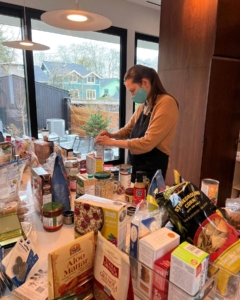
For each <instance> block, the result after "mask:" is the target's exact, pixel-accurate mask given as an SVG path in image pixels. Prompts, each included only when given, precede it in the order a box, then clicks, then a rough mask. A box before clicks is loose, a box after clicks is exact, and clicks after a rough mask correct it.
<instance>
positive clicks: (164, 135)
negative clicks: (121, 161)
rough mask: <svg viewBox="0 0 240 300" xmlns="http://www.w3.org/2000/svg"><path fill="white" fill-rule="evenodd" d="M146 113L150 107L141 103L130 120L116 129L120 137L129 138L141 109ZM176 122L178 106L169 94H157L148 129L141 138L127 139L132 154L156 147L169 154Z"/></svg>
mask: <svg viewBox="0 0 240 300" xmlns="http://www.w3.org/2000/svg"><path fill="white" fill-rule="evenodd" d="M143 109H144V113H145V114H148V113H149V111H150V109H151V107H150V106H149V105H145V104H141V105H139V107H138V108H137V110H136V111H135V112H134V114H133V115H132V117H131V119H130V121H129V122H128V123H127V124H126V125H125V126H124V127H123V128H122V129H120V130H119V131H118V135H119V136H120V138H121V139H129V137H130V133H131V131H132V128H133V126H134V124H135V123H136V121H137V119H138V118H139V116H140V114H141V112H142V110H143ZM177 123H178V106H177V102H176V100H175V99H174V98H173V97H171V96H170V95H166V94H164V95H159V96H158V98H157V100H156V103H155V105H154V107H153V111H152V114H151V117H150V121H149V125H148V129H147V131H146V133H145V135H144V137H142V138H134V139H129V140H128V147H129V150H130V152H131V153H132V154H142V153H146V152H149V151H151V150H152V149H153V148H155V147H156V148H157V149H159V150H160V151H162V152H163V153H165V154H167V155H169V154H170V148H171V145H172V142H173V138H174V135H175V132H176V128H177Z"/></svg>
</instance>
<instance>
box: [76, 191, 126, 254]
mask: <svg viewBox="0 0 240 300" xmlns="http://www.w3.org/2000/svg"><path fill="white" fill-rule="evenodd" d="M126 217H127V207H126V204H124V203H122V202H120V201H112V200H109V199H105V198H100V197H97V196H93V195H89V194H85V195H83V196H81V197H79V198H77V199H76V200H75V201H74V228H75V237H78V236H81V235H84V234H86V233H87V232H90V231H94V232H95V234H97V232H98V231H101V234H102V235H103V237H104V238H106V239H107V240H109V241H110V242H111V243H112V244H114V245H115V246H117V247H118V248H119V249H122V248H123V247H125V242H126V232H127V223H126Z"/></svg>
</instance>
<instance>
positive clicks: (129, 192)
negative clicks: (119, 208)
mask: <svg viewBox="0 0 240 300" xmlns="http://www.w3.org/2000/svg"><path fill="white" fill-rule="evenodd" d="M125 201H126V202H128V203H130V204H132V203H133V188H127V189H126V190H125Z"/></svg>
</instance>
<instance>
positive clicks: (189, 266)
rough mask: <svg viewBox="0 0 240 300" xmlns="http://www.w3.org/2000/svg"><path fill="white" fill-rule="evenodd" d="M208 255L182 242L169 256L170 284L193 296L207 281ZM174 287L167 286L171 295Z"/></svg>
mask: <svg viewBox="0 0 240 300" xmlns="http://www.w3.org/2000/svg"><path fill="white" fill-rule="evenodd" d="M208 260H209V254H208V253H206V252H204V251H202V250H200V249H199V248H197V247H195V246H193V245H191V244H189V243H187V242H183V243H182V244H181V245H179V247H177V248H176V249H175V250H174V251H173V252H172V254H171V272H170V282H171V283H173V284H174V285H176V286H177V287H179V288H180V289H179V291H178V293H181V290H184V291H185V292H186V293H188V294H189V295H191V296H194V295H195V294H196V293H197V292H198V291H199V290H200V289H201V288H202V286H203V285H204V284H205V282H206V279H207V270H208ZM172 289H174V286H173V285H170V286H169V293H173V290H172Z"/></svg>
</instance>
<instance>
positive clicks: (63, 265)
mask: <svg viewBox="0 0 240 300" xmlns="http://www.w3.org/2000/svg"><path fill="white" fill-rule="evenodd" d="M94 258H95V244H94V233H93V232H89V233H88V234H86V235H84V236H82V237H79V238H77V239H75V240H73V241H71V242H69V243H67V244H65V245H64V246H62V247H60V248H58V249H56V250H54V251H52V252H50V253H49V254H48V297H49V299H54V298H57V297H64V296H67V295H70V294H75V295H76V297H77V296H79V297H80V295H81V297H82V299H83V298H84V296H86V295H88V293H89V291H91V287H92V282H91V279H92V278H93V266H94Z"/></svg>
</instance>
